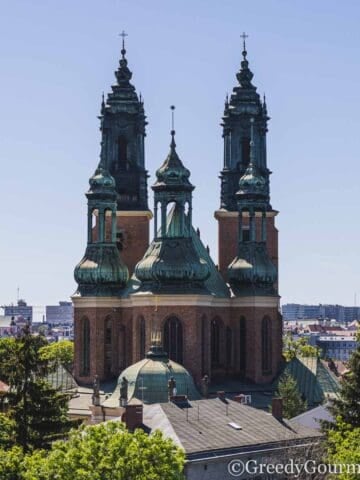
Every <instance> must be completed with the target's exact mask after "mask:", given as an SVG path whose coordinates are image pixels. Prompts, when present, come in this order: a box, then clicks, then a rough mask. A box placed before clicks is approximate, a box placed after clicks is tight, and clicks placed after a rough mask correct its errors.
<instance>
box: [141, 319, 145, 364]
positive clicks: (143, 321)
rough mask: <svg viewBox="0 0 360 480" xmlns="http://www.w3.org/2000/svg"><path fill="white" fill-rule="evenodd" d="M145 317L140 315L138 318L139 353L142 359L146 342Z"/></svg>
mask: <svg viewBox="0 0 360 480" xmlns="http://www.w3.org/2000/svg"><path fill="white" fill-rule="evenodd" d="M145 335H146V334H145V319H144V317H140V319H139V353H140V358H141V359H143V358H145V342H146V336H145Z"/></svg>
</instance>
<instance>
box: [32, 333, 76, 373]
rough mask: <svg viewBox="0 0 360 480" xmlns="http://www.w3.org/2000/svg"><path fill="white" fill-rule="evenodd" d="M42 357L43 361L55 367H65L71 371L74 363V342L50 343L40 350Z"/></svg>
mask: <svg viewBox="0 0 360 480" xmlns="http://www.w3.org/2000/svg"><path fill="white" fill-rule="evenodd" d="M40 356H41V358H42V359H43V360H46V361H48V362H51V363H53V364H54V365H56V366H58V365H63V366H64V367H65V368H67V370H69V371H71V370H72V367H73V363H74V342H71V341H70V340H62V341H60V342H54V343H49V344H48V345H45V346H44V347H42V348H41V349H40Z"/></svg>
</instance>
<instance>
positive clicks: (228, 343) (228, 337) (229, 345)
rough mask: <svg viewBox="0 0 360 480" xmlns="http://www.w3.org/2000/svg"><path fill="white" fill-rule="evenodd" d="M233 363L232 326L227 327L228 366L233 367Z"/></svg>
mask: <svg viewBox="0 0 360 480" xmlns="http://www.w3.org/2000/svg"><path fill="white" fill-rule="evenodd" d="M231 364H232V331H231V328H230V327H226V366H227V367H231Z"/></svg>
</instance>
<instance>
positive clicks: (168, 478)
mask: <svg viewBox="0 0 360 480" xmlns="http://www.w3.org/2000/svg"><path fill="white" fill-rule="evenodd" d="M183 464H184V453H183V452H182V451H181V450H180V449H179V448H178V447H176V446H175V445H174V443H173V442H172V441H171V440H168V439H164V438H163V436H162V434H161V433H160V432H159V431H157V432H155V433H154V434H153V435H150V436H148V435H147V434H145V433H144V432H143V431H142V430H136V431H135V433H129V432H128V431H127V430H126V429H125V427H124V426H123V424H121V423H119V422H107V423H102V424H99V425H95V426H88V427H82V428H81V429H79V430H76V431H73V432H72V433H71V434H70V437H69V440H68V441H66V442H62V441H60V442H56V443H54V444H53V447H52V449H51V451H50V452H47V454H44V452H43V451H36V452H34V453H33V454H32V455H31V456H28V457H26V458H25V462H24V467H25V468H24V473H23V477H22V479H23V480H50V479H55V478H59V479H60V478H61V480H74V479H76V480H125V479H126V480H144V479H147V480H181V479H183V478H184V476H183V473H182V472H183Z"/></svg>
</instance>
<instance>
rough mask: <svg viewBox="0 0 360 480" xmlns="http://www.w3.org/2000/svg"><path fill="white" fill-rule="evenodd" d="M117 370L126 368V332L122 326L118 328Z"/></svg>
mask: <svg viewBox="0 0 360 480" xmlns="http://www.w3.org/2000/svg"><path fill="white" fill-rule="evenodd" d="M118 341H119V344H118V345H119V370H120V372H121V371H122V370H124V368H126V330H125V327H124V325H120V326H119V340H118Z"/></svg>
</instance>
